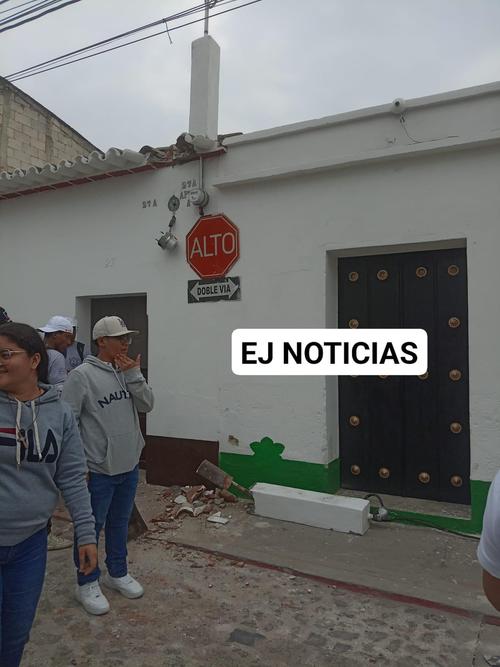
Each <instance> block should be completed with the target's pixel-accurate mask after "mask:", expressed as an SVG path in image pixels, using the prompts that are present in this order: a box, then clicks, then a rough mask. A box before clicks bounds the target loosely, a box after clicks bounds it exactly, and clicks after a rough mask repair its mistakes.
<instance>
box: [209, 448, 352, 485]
mask: <svg viewBox="0 0 500 667" xmlns="http://www.w3.org/2000/svg"><path fill="white" fill-rule="evenodd" d="M250 448H251V449H252V451H253V452H254V454H253V456H252V455H244V454H229V453H226V452H221V454H220V466H221V468H223V470H225V471H226V472H227V473H229V474H230V475H231V476H232V477H234V479H235V480H236V481H237V482H238V483H239V484H242V485H243V486H246V487H250V486H252V485H253V484H255V483H256V482H267V483H268V484H281V485H283V486H292V487H295V488H298V489H309V490H310V491H324V492H326V493H335V491H337V489H338V488H339V487H340V467H339V461H338V459H337V460H336V461H332V463H330V464H329V465H321V464H320V463H307V462H305V461H290V460H287V459H282V458H281V454H282V453H283V450H284V449H285V446H284V445H282V444H281V443H279V442H273V440H271V438H268V437H265V438H262V440H261V441H260V442H252V443H251V445H250Z"/></svg>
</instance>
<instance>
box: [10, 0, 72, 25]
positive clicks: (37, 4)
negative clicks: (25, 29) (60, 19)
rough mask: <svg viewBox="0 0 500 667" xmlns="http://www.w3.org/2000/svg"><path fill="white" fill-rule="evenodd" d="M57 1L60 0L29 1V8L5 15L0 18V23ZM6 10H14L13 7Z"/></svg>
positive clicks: (13, 19)
mask: <svg viewBox="0 0 500 667" xmlns="http://www.w3.org/2000/svg"><path fill="white" fill-rule="evenodd" d="M57 2H61V0H35V2H32V3H30V4H31V5H32V7H30V8H29V9H23V10H22V11H20V12H15V13H14V14H11V15H10V16H7V17H5V18H3V19H1V20H0V24H2V25H6V24H8V23H12V21H15V20H16V19H20V18H24V17H25V16H29V15H30V14H33V13H34V12H36V11H38V10H39V9H45V7H50V6H51V5H54V4H56V3H57ZM6 11H10V12H12V11H15V9H14V8H12V9H10V10H6Z"/></svg>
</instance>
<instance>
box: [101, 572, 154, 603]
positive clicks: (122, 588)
mask: <svg viewBox="0 0 500 667" xmlns="http://www.w3.org/2000/svg"><path fill="white" fill-rule="evenodd" d="M102 583H103V584H104V585H105V586H107V587H108V588H112V589H113V590H115V591H118V592H119V593H121V594H122V595H123V596H124V597H126V598H129V599H131V600H133V599H134V598H140V597H141V596H142V595H144V588H143V587H142V586H141V584H140V583H139V582H138V581H136V580H135V579H134V577H131V576H130V574H126V575H125V576H124V577H111V576H110V574H109V573H107V574H105V575H104V577H102Z"/></svg>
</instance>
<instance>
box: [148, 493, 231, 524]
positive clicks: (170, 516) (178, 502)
mask: <svg viewBox="0 0 500 667" xmlns="http://www.w3.org/2000/svg"><path fill="white" fill-rule="evenodd" d="M158 500H159V501H162V502H164V503H165V507H164V509H163V510H162V512H161V514H159V515H158V516H157V517H155V518H154V519H152V523H154V524H156V525H157V526H158V528H178V527H179V526H180V524H181V521H182V519H184V518H185V517H186V516H192V517H198V518H199V517H205V518H206V520H207V521H208V522H209V523H212V524H214V525H223V524H226V523H227V522H228V521H229V519H230V518H231V516H228V517H224V516H222V514H221V510H223V509H224V508H225V507H226V505H227V504H232V503H237V502H238V499H237V497H236V496H235V495H233V494H232V493H231V492H230V491H226V490H225V489H215V490H210V489H207V488H206V486H204V485H203V484H201V485H199V486H183V487H178V486H171V487H168V488H167V489H166V490H165V491H163V492H162V493H160V494H159V497H158Z"/></svg>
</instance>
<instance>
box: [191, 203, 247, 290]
mask: <svg viewBox="0 0 500 667" xmlns="http://www.w3.org/2000/svg"><path fill="white" fill-rule="evenodd" d="M239 256H240V234H239V231H238V227H236V225H235V224H234V223H232V222H231V220H229V218H227V217H226V216H225V215H224V214H223V213H217V214H216V215H204V216H203V217H202V218H200V219H199V220H198V221H197V222H196V223H195V225H194V227H192V228H191V230H190V231H189V232H188V234H187V236H186V259H187V261H188V264H189V265H190V266H191V268H192V269H194V270H195V271H196V273H197V274H198V275H199V276H200V278H218V277H220V276H224V275H225V274H226V273H227V272H228V271H229V269H230V268H231V267H232V266H233V264H234V263H235V262H236V260H237V259H238V257H239Z"/></svg>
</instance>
